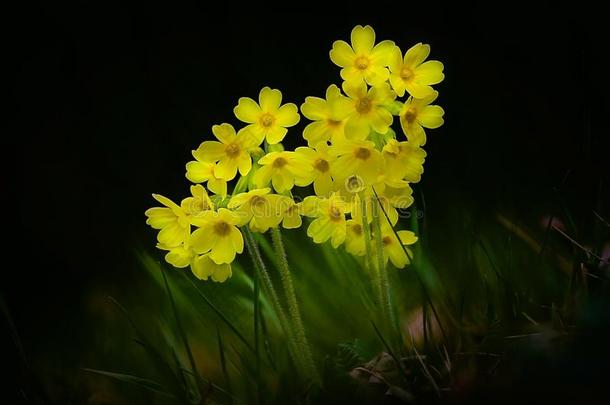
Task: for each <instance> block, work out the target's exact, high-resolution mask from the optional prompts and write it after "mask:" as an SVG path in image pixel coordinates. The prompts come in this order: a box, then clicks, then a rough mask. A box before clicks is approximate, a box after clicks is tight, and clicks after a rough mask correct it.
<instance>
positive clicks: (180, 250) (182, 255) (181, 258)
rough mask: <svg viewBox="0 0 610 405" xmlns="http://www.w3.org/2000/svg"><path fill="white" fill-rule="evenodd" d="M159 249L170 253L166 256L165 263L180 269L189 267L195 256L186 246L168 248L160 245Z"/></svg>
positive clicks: (158, 245)
mask: <svg viewBox="0 0 610 405" xmlns="http://www.w3.org/2000/svg"><path fill="white" fill-rule="evenodd" d="M157 248H159V249H161V250H167V251H168V252H167V253H166V254H165V261H166V262H168V263H169V264H171V265H172V266H174V267H176V268H179V269H183V268H185V267H188V266H189V265H190V264H191V260H192V258H193V256H194V252H193V251H192V249H190V247H188V245H186V244H184V245H179V246H176V247H168V246H165V245H162V244H160V243H159V244H157Z"/></svg>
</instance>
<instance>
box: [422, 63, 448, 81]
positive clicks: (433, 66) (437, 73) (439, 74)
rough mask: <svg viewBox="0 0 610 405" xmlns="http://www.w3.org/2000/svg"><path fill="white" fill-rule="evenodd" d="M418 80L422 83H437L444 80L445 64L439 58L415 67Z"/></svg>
mask: <svg viewBox="0 0 610 405" xmlns="http://www.w3.org/2000/svg"><path fill="white" fill-rule="evenodd" d="M415 77H416V80H417V81H418V82H420V83H422V84H437V83H440V82H442V81H443V79H444V78H445V75H444V74H443V64H442V63H441V62H439V61H437V60H429V61H427V62H424V63H422V64H421V65H420V66H419V67H418V68H417V69H415Z"/></svg>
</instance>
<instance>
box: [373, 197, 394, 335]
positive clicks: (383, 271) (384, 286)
mask: <svg viewBox="0 0 610 405" xmlns="http://www.w3.org/2000/svg"><path fill="white" fill-rule="evenodd" d="M371 206H372V210H371V215H372V216H373V233H374V234H375V244H376V248H377V249H376V250H377V252H376V253H377V267H378V269H379V284H380V288H381V299H382V302H381V306H382V308H383V311H382V312H383V315H384V318H385V322H386V327H387V330H388V331H390V330H392V325H393V322H392V319H393V313H392V312H393V311H392V303H391V301H390V281H389V279H388V272H387V268H386V262H385V260H384V258H383V240H382V238H381V220H380V216H379V200H378V199H377V198H375V201H372V203H371ZM390 225H391V224H390Z"/></svg>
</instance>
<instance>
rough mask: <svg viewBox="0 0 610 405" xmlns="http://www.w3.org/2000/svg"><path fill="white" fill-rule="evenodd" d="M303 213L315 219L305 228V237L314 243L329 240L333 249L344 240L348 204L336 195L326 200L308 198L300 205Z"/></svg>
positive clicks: (314, 197)
mask: <svg viewBox="0 0 610 405" xmlns="http://www.w3.org/2000/svg"><path fill="white" fill-rule="evenodd" d="M302 209H303V213H304V214H305V215H307V216H309V217H315V219H314V220H313V221H312V222H311V224H309V227H308V228H307V235H308V236H309V237H311V238H312V239H313V241H314V242H315V243H324V242H326V241H327V240H329V239H330V243H331V245H332V246H333V247H334V248H337V247H339V245H341V244H342V243H343V241H344V240H345V234H346V219H345V214H346V213H348V212H349V206H348V204H347V203H346V202H345V201H343V199H342V198H341V197H340V196H339V195H338V194H333V195H331V196H330V197H328V198H320V197H316V196H308V197H306V198H305V199H304V200H303V203H302Z"/></svg>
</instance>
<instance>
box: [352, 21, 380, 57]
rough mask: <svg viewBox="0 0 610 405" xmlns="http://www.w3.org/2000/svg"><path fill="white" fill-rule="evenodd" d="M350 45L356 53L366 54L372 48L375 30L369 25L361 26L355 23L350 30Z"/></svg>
mask: <svg viewBox="0 0 610 405" xmlns="http://www.w3.org/2000/svg"><path fill="white" fill-rule="evenodd" d="M351 40H352V47H353V48H354V51H355V53H356V54H359V53H365V54H368V53H370V52H371V50H372V49H373V45H374V44H375V31H374V30H373V28H372V27H371V26H370V25H367V26H365V27H363V26H362V25H357V26H355V27H354V29H353V30H352V34H351Z"/></svg>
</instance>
